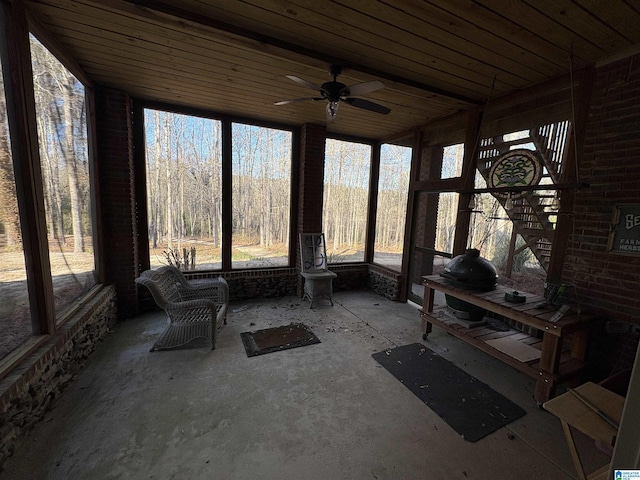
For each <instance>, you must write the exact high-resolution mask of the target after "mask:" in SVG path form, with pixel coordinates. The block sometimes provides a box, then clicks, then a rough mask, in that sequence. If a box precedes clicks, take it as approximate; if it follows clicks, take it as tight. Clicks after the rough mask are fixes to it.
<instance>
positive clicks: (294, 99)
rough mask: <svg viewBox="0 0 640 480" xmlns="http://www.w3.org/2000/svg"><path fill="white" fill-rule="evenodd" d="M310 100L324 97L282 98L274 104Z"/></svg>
mask: <svg viewBox="0 0 640 480" xmlns="http://www.w3.org/2000/svg"><path fill="white" fill-rule="evenodd" d="M308 100H313V101H318V100H324V99H323V98H322V97H305V98H292V99H291V100H282V101H280V102H276V103H274V105H286V104H288V103H295V102H306V101H308Z"/></svg>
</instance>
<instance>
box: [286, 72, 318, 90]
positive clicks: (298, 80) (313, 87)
mask: <svg viewBox="0 0 640 480" xmlns="http://www.w3.org/2000/svg"><path fill="white" fill-rule="evenodd" d="M287 78H288V79H289V80H293V81H294V82H296V83H299V84H300V85H302V86H303V87H307V88H310V89H311V90H316V91H318V92H322V91H324V90H323V89H322V87H321V86H320V85H316V84H315V83H311V82H308V81H307V80H304V79H302V78H300V77H296V76H295V75H287Z"/></svg>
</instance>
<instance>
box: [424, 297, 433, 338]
mask: <svg viewBox="0 0 640 480" xmlns="http://www.w3.org/2000/svg"><path fill="white" fill-rule="evenodd" d="M434 295H435V291H434V290H433V288H430V287H428V286H427V285H425V286H424V295H423V297H422V309H423V310H424V311H425V312H429V313H431V312H433V297H434ZM432 328H433V325H432V324H431V322H429V321H428V320H427V319H426V318H425V317H424V316H422V339H423V340H426V339H427V335H429V334H430V333H431V330H432Z"/></svg>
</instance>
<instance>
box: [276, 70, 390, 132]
mask: <svg viewBox="0 0 640 480" xmlns="http://www.w3.org/2000/svg"><path fill="white" fill-rule="evenodd" d="M329 72H330V73H331V75H332V76H333V81H331V82H325V83H323V84H322V85H320V86H318V85H316V84H315V83H311V82H308V81H307V80H303V79H302V78H299V77H296V76H294V75H287V78H289V79H290V80H293V81H294V82H296V83H299V84H300V85H302V86H303V87H307V88H310V89H311V90H316V91H318V92H319V93H320V96H319V97H305V98H294V99H292V100H283V101H281V102H276V103H275V104H276V105H286V104H288V103H294V102H305V101H307V100H314V101H318V100H327V108H326V110H327V120H329V121H332V120H334V119H335V118H336V115H337V113H338V105H339V102H341V101H342V102H346V103H348V104H349V105H351V106H353V107H358V108H363V109H365V110H369V111H371V112H376V113H382V114H385V115H386V114H387V113H389V112H390V111H391V109H389V108H387V107H385V106H383V105H379V104H377V103H373V102H370V101H369V100H364V99H362V98H353V97H354V96H358V95H363V94H365V93H370V92H375V91H376V90H380V89H382V88H384V83H382V82H381V81H380V80H373V81H370V82H362V83H356V84H355V85H350V86H347V85H345V84H344V83H341V82H338V81H337V80H336V79H337V78H338V75H340V74H341V73H342V67H341V66H340V65H331V68H330V69H329Z"/></svg>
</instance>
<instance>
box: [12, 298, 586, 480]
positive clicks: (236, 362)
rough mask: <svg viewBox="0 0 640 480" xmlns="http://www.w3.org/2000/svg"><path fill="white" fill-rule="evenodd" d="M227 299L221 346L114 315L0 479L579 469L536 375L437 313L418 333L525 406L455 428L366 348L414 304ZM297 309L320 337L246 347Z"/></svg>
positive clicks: (386, 343) (408, 318) (409, 321)
mask: <svg viewBox="0 0 640 480" xmlns="http://www.w3.org/2000/svg"><path fill="white" fill-rule="evenodd" d="M334 303H335V306H334V307H331V306H328V304H324V303H322V302H321V303H319V304H318V307H317V308H314V309H313V310H310V309H309V308H308V303H307V302H304V303H303V302H302V301H301V300H300V299H298V298H295V297H286V298H281V299H273V300H264V299H261V300H255V301H249V302H243V303H239V304H232V305H231V306H230V312H229V321H228V325H226V326H225V327H224V328H223V329H222V331H221V332H220V335H219V338H218V343H217V348H216V350H213V351H212V350H210V349H209V348H208V347H207V345H208V344H207V343H206V342H194V343H193V344H191V345H190V346H189V347H188V348H182V349H178V350H172V351H162V352H154V353H149V351H148V349H149V347H150V345H152V343H153V341H154V339H155V337H156V336H157V335H158V334H159V333H160V331H161V330H162V327H163V324H164V319H163V316H162V314H159V313H158V314H147V315H142V316H140V317H137V318H135V319H132V320H129V321H126V322H124V323H121V324H119V325H118V326H117V327H116V328H115V330H114V332H113V333H112V334H111V335H109V337H108V338H107V339H106V340H105V341H104V342H103V343H102V344H101V345H100V346H99V347H98V349H97V351H96V352H95V353H94V354H93V355H92V357H91V358H90V359H89V361H88V363H87V365H86V366H85V368H84V369H83V370H82V371H81V372H80V374H79V375H78V377H77V379H76V380H75V382H74V383H73V384H72V385H71V386H70V387H69V389H68V390H67V391H66V392H65V393H64V395H63V396H62V397H61V398H60V399H59V400H58V401H57V402H56V403H55V405H54V407H53V409H52V410H51V412H49V414H48V415H47V418H46V419H45V421H44V422H42V423H40V424H39V425H37V426H36V427H35V428H34V430H33V431H32V432H31V434H30V435H29V436H28V438H27V439H26V440H25V441H24V442H23V443H22V444H21V445H20V447H19V448H18V450H17V451H16V453H15V454H14V456H13V457H12V458H10V459H9V460H8V461H7V462H6V463H5V465H4V471H3V472H2V473H0V479H6V480H14V479H15V480H17V479H26V478H38V479H65V480H66V479H171V478H176V479H185V478H189V479H201V478H202V479H205V478H206V479H211V478H216V479H238V480H242V479H255V478H261V479H296V480H298V479H301V478H304V479H310V480H313V479H323V480H325V479H345V480H346V479H400V478H401V479H407V480H410V479H425V478H460V479H495V478H518V479H540V478H544V479H559V480H560V479H562V480H565V479H570V478H575V470H574V469H573V464H572V462H571V458H570V455H569V452H568V449H567V447H566V444H565V441H564V437H563V435H562V429H561V427H560V423H559V421H558V420H557V419H556V418H555V417H553V416H552V415H550V414H549V413H547V412H545V411H543V410H541V409H539V408H538V407H537V405H536V403H535V402H534V401H533V399H532V395H533V382H532V381H531V380H530V379H529V378H528V377H525V376H524V375H522V374H520V373H518V372H517V371H515V370H514V369H512V368H511V367H508V366H506V365H504V364H502V363H501V362H498V361H497V360H495V359H493V358H491V357H489V356H488V355H486V354H484V353H482V352H479V351H477V350H475V349H473V348H472V347H470V346H469V345H466V344H464V342H461V341H460V340H458V339H456V338H454V337H451V336H450V335H447V334H445V333H443V332H442V331H438V330H437V329H435V330H434V332H433V333H432V334H431V335H430V336H429V338H428V339H427V340H426V341H424V342H423V343H424V344H425V345H427V346H428V347H429V348H431V349H432V350H434V351H435V352H436V353H438V354H440V355H442V356H444V357H445V358H448V359H449V360H451V361H452V362H454V363H456V364H457V365H458V366H460V367H461V368H463V369H465V370H466V371H468V372H469V373H471V374H472V375H474V376H476V377H478V378H479V379H480V380H481V381H483V382H485V383H488V384H489V385H491V386H492V387H493V388H495V389H496V390H497V391H500V392H501V393H502V394H504V395H506V396H507V397H508V398H510V399H511V400H513V401H514V402H516V403H518V404H519V405H521V406H522V407H523V408H525V409H526V410H527V415H525V416H524V417H522V418H521V419H519V420H516V421H515V422H513V423H511V424H509V425H508V426H507V427H505V428H502V429H500V430H498V431H496V432H494V433H493V434H491V435H489V436H488V437H485V438H484V439H482V440H480V441H479V442H477V443H470V442H467V441H465V440H464V439H462V438H461V437H459V436H458V435H457V434H456V433H455V432H454V431H453V430H452V429H451V428H450V427H449V426H448V425H447V424H446V423H445V422H443V421H442V420H441V419H440V418H439V417H438V416H437V415H436V414H435V413H433V412H432V411H431V410H430V409H429V408H428V407H427V406H426V405H424V404H423V403H422V402H421V401H420V400H419V399H418V398H417V397H415V396H414V395H413V394H412V393H411V392H409V390H408V389H406V388H405V387H404V386H403V385H402V384H400V383H399V382H398V381H397V380H396V379H395V378H393V377H392V376H391V375H390V374H389V373H388V372H387V371H386V370H384V369H383V368H381V367H380V366H379V365H378V364H377V363H376V362H375V361H374V360H373V359H372V358H371V354H372V353H374V352H377V351H381V350H384V349H386V348H393V347H394V346H398V345H402V344H407V343H414V342H416V341H422V340H421V332H420V319H419V315H418V310H417V308H416V307H415V306H412V305H411V304H399V303H395V302H390V301H388V300H386V299H384V298H381V297H379V296H376V295H374V294H372V293H369V292H338V293H336V294H335V296H334ZM300 321H301V322H303V323H305V324H306V325H308V326H309V327H311V329H312V330H313V331H314V333H316V335H317V336H318V337H319V338H320V340H321V342H322V343H320V344H317V345H311V346H307V347H303V348H297V349H292V350H286V351H281V352H276V353H272V354H268V355H262V356H258V357H252V358H248V357H247V356H246V354H245V352H244V348H243V346H242V342H241V340H240V333H241V332H244V331H247V330H256V329H260V328H267V327H270V326H278V325H286V324H289V323H291V322H300Z"/></svg>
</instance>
